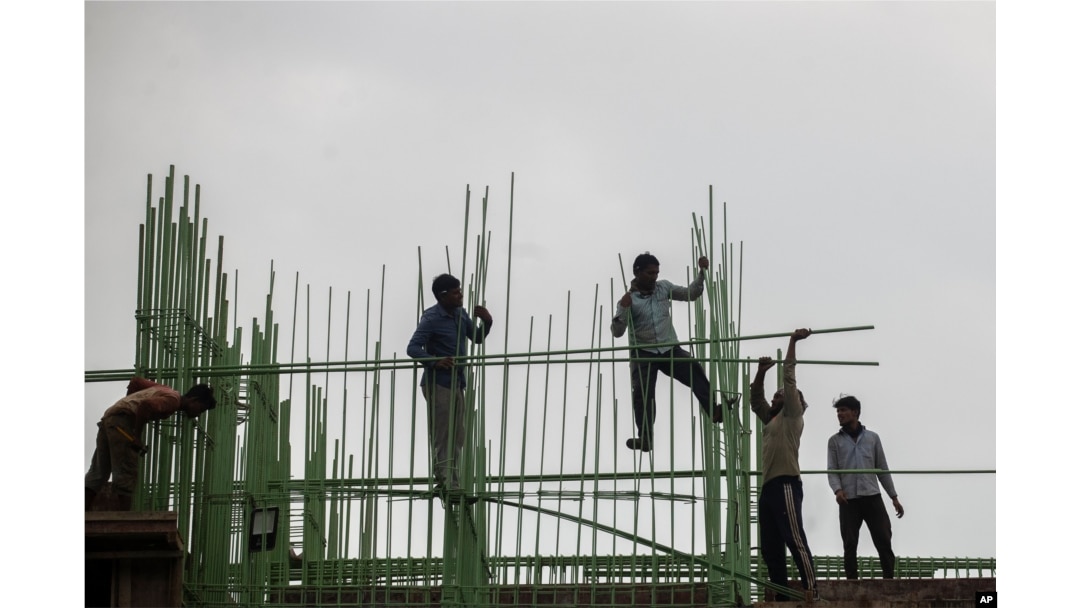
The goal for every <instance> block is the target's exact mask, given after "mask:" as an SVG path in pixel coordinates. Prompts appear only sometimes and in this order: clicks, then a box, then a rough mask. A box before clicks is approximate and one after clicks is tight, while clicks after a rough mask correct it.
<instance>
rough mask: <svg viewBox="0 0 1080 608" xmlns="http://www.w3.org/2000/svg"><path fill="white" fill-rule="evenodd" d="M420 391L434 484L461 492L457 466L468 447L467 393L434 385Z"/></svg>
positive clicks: (424, 386) (426, 386)
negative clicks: (466, 428) (426, 415)
mask: <svg viewBox="0 0 1080 608" xmlns="http://www.w3.org/2000/svg"><path fill="white" fill-rule="evenodd" d="M420 390H421V392H422V393H423V394H424V399H425V400H426V401H427V405H428V439H429V441H430V442H431V458H432V467H433V469H434V470H433V473H434V474H435V482H436V483H439V484H442V485H444V486H446V487H447V489H450V490H459V489H461V477H460V476H459V475H458V466H459V463H460V462H461V450H462V448H463V447H465V391H463V390H461V389H459V388H458V389H453V390H451V389H450V387H447V386H439V385H438V384H435V383H431V384H430V386H428V385H426V384H425V385H422V386H421V387H420ZM451 442H452V443H453V445H454V449H453V450H451V449H450V445H451Z"/></svg>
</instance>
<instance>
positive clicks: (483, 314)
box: [462, 306, 494, 344]
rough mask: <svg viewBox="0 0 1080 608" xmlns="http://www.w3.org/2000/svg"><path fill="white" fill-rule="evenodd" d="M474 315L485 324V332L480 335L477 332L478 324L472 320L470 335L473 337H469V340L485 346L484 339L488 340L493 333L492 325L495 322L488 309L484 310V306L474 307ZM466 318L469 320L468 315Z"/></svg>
mask: <svg viewBox="0 0 1080 608" xmlns="http://www.w3.org/2000/svg"><path fill="white" fill-rule="evenodd" d="M464 312H465V311H462V313H464ZM473 314H474V315H476V316H477V317H479V318H480V320H481V321H483V322H484V332H483V333H480V332H478V331H476V323H475V322H473V321H472V320H471V319H470V320H469V333H470V334H471V335H470V336H469V338H470V339H471V340H472V341H473V342H475V343H477V344H483V343H484V339H485V338H487V336H488V334H490V333H491V325H492V323H494V320H493V319H492V318H491V313H490V312H488V309H486V308H484V307H483V306H475V307H473ZM465 317H466V318H468V315H465Z"/></svg>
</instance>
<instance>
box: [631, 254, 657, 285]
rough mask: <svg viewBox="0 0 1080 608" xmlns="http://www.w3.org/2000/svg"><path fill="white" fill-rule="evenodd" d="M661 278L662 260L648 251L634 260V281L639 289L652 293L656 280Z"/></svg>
mask: <svg viewBox="0 0 1080 608" xmlns="http://www.w3.org/2000/svg"><path fill="white" fill-rule="evenodd" d="M659 276H660V260H658V259H656V256H655V255H653V254H651V253H649V252H648V251H646V252H645V253H643V254H641V255H639V256H637V257H636V258H634V281H635V284H636V285H637V287H638V289H640V290H642V291H652V289H653V287H655V286H656V278H657V277H659Z"/></svg>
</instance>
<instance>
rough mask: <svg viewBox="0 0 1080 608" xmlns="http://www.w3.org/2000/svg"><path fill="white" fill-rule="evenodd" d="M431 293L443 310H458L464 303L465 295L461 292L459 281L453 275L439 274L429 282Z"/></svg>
mask: <svg viewBox="0 0 1080 608" xmlns="http://www.w3.org/2000/svg"><path fill="white" fill-rule="evenodd" d="M431 293H433V294H435V300H436V301H437V302H438V303H439V304H440V305H442V307H443V308H448V309H453V308H460V307H461V305H462V304H463V303H464V302H465V294H463V293H462V292H461V281H459V280H457V279H456V278H455V277H454V276H453V275H450V274H440V275H439V276H437V277H435V280H434V281H432V282H431Z"/></svg>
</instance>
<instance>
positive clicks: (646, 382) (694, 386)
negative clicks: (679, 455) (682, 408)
mask: <svg viewBox="0 0 1080 608" xmlns="http://www.w3.org/2000/svg"><path fill="white" fill-rule="evenodd" d="M631 352H632V355H631V361H630V394H631V396H632V397H633V403H634V422H635V423H636V424H637V429H638V437H640V438H641V441H642V443H644V444H645V445H647V446H651V445H652V439H653V426H654V423H655V422H656V374H657V372H663V373H664V374H665V375H666V376H669V377H671V378H674V379H675V380H678V381H679V382H681V383H682V384H685V385H686V386H689V387H690V389H691V390H692V391H693V392H694V396H695V397H697V400H698V403H700V404H701V409H702V410H704V411H705V413H706V415H707V416H708V417H709V420H712V413H713V407H714V405H713V395H712V387H711V386H709V375H708V374H706V373H705V368H703V367H702V366H701V363H699V362H698V360H697V359H695V358H694V357H693V355H691V354H690V353H688V352H686V351H685V350H684V349H683V348H682V347H679V346H676V347H675V348H673V349H672V350H671V351H668V352H667V353H664V354H657V353H650V352H646V351H640V350H636V351H631ZM665 356H666V357H670V360H669V361H640V360H638V358H660V357H665Z"/></svg>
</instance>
